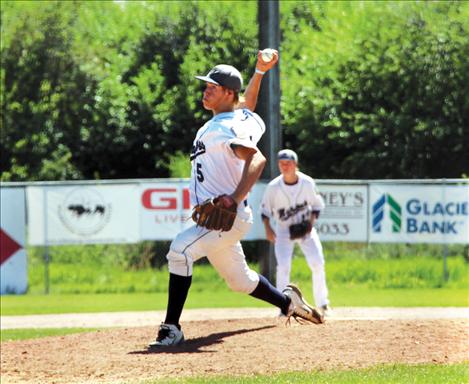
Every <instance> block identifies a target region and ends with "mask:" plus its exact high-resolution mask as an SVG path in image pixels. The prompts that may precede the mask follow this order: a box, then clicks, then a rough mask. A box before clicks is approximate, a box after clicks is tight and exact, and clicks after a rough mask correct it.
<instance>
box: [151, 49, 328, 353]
mask: <svg viewBox="0 0 469 384" xmlns="http://www.w3.org/2000/svg"><path fill="white" fill-rule="evenodd" d="M277 60H278V52H277V51H275V58H274V59H273V60H271V61H270V62H268V63H266V62H265V61H263V60H262V55H261V51H259V53H258V60H257V65H256V72H255V74H254V75H253V77H252V78H251V81H250V83H249V85H248V87H247V89H246V94H245V97H244V100H243V101H241V102H240V100H239V92H240V90H241V88H242V84H243V80H242V77H241V74H240V73H239V71H238V70H237V69H236V68H234V67H232V66H231V65H226V64H221V65H217V66H215V67H214V68H213V69H212V70H210V72H208V74H207V75H206V76H196V77H197V79H199V80H202V81H204V82H205V83H206V87H205V91H204V93H203V98H202V102H203V106H204V108H205V109H207V110H210V111H212V113H213V118H212V119H210V120H209V121H208V122H207V123H206V124H205V125H204V126H203V127H202V128H200V129H199V130H198V132H197V134H196V136H195V140H194V142H193V146H192V149H191V154H190V160H191V163H192V174H191V180H190V196H191V203H192V205H193V206H194V211H193V215H192V219H193V220H194V225H193V226H192V227H190V228H188V229H186V230H184V231H182V232H181V233H179V234H178V235H177V236H176V238H175V239H174V240H173V242H172V243H171V246H170V250H169V252H168V254H167V256H166V257H167V259H168V268H169V273H170V276H169V288H168V306H167V311H166V318H165V320H164V323H162V324H161V325H160V327H159V330H158V335H157V338H156V341H155V342H152V343H151V344H150V345H149V350H154V349H159V348H161V347H164V346H175V345H178V344H180V343H181V342H183V341H184V334H183V332H182V329H181V325H180V324H179V319H180V316H181V313H182V310H183V307H184V303H185V300H186V297H187V294H188V291H189V288H190V285H191V281H192V272H193V270H192V269H193V263H194V262H195V261H196V260H198V259H200V258H202V257H207V259H208V260H209V261H210V263H211V264H212V266H213V267H214V268H215V269H216V270H217V272H218V273H219V274H220V276H221V277H222V278H223V279H224V280H225V281H226V283H227V284H228V286H229V287H230V288H231V289H232V290H234V291H239V292H245V293H247V294H249V295H251V296H253V297H255V298H258V299H260V300H264V301H267V302H269V303H270V304H273V305H275V306H277V307H278V308H280V310H281V311H282V313H284V314H285V315H286V316H287V317H288V318H290V317H293V318H295V319H297V318H298V319H303V320H305V321H308V322H310V323H316V324H317V323H322V322H323V317H322V316H321V314H320V313H319V312H318V311H317V310H316V309H315V308H313V307H311V306H310V305H308V304H307V303H306V302H305V301H304V300H303V298H302V295H301V292H300V291H299V290H298V288H297V287H295V286H288V287H286V288H285V290H284V291H283V292H281V291H279V290H277V289H276V288H275V287H274V286H272V285H271V284H270V283H269V281H268V280H267V279H266V278H265V277H263V276H261V275H259V274H258V273H256V272H255V271H253V270H251V269H250V268H249V266H248V265H247V263H246V260H245V256H244V253H243V249H242V246H241V243H240V240H241V239H242V238H243V237H244V235H245V234H246V233H247V232H248V231H249V228H250V227H251V225H252V210H251V208H250V207H249V205H248V202H247V196H248V193H249V191H250V190H251V188H252V186H253V185H254V183H255V182H256V180H257V179H258V177H259V176H260V174H261V172H262V170H263V168H264V165H265V163H266V159H265V157H264V156H263V155H262V153H261V152H260V151H259V149H258V148H257V142H258V141H259V139H260V138H261V136H262V134H263V133H264V131H265V125H264V122H263V121H262V119H261V118H260V117H259V116H258V115H256V114H255V113H254V112H252V109H254V107H255V104H256V101H257V95H258V91H259V86H260V82H261V79H262V75H263V74H264V72H266V71H268V70H269V69H270V68H272V67H273V65H274V64H275V63H276V62H277Z"/></svg>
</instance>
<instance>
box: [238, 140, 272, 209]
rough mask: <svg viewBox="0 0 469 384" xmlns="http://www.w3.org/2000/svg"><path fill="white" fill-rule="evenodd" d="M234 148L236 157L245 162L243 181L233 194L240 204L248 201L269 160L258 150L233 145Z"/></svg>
mask: <svg viewBox="0 0 469 384" xmlns="http://www.w3.org/2000/svg"><path fill="white" fill-rule="evenodd" d="M232 148H233V152H234V153H235V155H236V156H237V157H238V158H240V159H241V160H244V168H243V174H242V177H241V181H240V182H239V184H238V186H237V187H236V190H235V191H234V192H233V193H232V194H231V197H232V198H233V199H234V200H235V201H236V202H237V203H238V204H240V203H241V202H242V201H243V200H244V199H246V196H247V195H248V193H249V191H250V190H251V188H252V186H253V185H254V184H255V183H256V181H257V179H258V178H259V177H260V175H261V173H262V171H263V169H264V167H265V163H266V162H267V159H266V158H265V157H264V155H263V154H262V153H261V151H259V149H257V148H248V147H243V146H241V145H232Z"/></svg>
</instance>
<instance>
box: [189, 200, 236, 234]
mask: <svg viewBox="0 0 469 384" xmlns="http://www.w3.org/2000/svg"><path fill="white" fill-rule="evenodd" d="M237 209H238V204H237V203H236V201H234V200H233V198H232V197H231V196H228V195H220V196H217V197H215V198H214V199H207V200H205V201H204V202H203V203H202V204H198V205H196V206H195V207H194V210H193V212H192V220H194V221H195V223H196V224H197V225H198V226H200V227H205V228H207V229H210V230H214V231H222V232H223V231H225V232H226V231H229V230H230V229H231V228H232V227H233V223H234V221H235V218H236V211H237Z"/></svg>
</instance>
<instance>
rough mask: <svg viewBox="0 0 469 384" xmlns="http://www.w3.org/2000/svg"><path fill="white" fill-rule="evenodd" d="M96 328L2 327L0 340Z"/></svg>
mask: <svg viewBox="0 0 469 384" xmlns="http://www.w3.org/2000/svg"><path fill="white" fill-rule="evenodd" d="M97 329H98V328H30V329H29V328H28V329H2V330H1V331H0V338H1V340H2V342H4V341H12V340H29V339H38V338H41V337H47V336H63V335H70V334H74V333H83V332H93V331H96V330H97Z"/></svg>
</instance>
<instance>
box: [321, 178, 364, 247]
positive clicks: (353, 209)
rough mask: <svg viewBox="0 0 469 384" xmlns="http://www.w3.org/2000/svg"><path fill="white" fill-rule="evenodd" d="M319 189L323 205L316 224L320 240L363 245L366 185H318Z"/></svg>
mask: <svg viewBox="0 0 469 384" xmlns="http://www.w3.org/2000/svg"><path fill="white" fill-rule="evenodd" d="M318 189H319V193H320V194H321V196H322V197H323V199H324V202H325V204H326V207H325V208H324V211H323V212H322V213H321V215H320V216H319V219H318V220H317V221H316V225H315V227H316V230H317V231H318V234H319V237H320V239H321V240H322V241H351V242H366V241H367V226H368V214H367V213H368V204H367V201H368V189H367V186H366V185H340V184H321V183H318Z"/></svg>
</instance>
